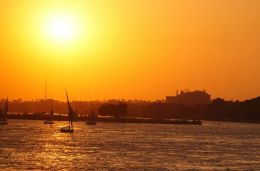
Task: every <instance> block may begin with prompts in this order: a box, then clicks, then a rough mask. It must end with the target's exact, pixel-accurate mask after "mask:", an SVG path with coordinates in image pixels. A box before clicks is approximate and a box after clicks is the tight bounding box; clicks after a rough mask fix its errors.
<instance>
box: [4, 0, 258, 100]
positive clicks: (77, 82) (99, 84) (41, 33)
mask: <svg viewBox="0 0 260 171" xmlns="http://www.w3.org/2000/svg"><path fill="white" fill-rule="evenodd" d="M0 59H1V61H0V64H1V65H0V71H1V72H0V79H1V82H0V98H5V97H7V96H8V97H9V98H10V99H16V98H24V99H35V98H43V97H44V86H45V78H46V79H47V85H48V97H52V98H55V99H59V100H65V89H67V90H68V91H69V95H70V97H71V99H74V100H89V99H90V98H91V99H92V100H95V99H111V98H119V99H123V98H124V99H145V100H155V99H163V98H164V97H165V96H166V95H175V92H176V90H177V89H178V90H181V89H190V90H196V89H205V90H207V91H208V92H209V93H210V94H211V95H212V96H213V98H214V97H223V98H225V99H240V100H244V99H247V98H252V97H256V96H259V95H260V76H259V75H260V1H259V0H99V1H93V0H55V1H54V0H1V1H0ZM89 94H90V96H89Z"/></svg>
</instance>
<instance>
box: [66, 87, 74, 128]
mask: <svg viewBox="0 0 260 171" xmlns="http://www.w3.org/2000/svg"><path fill="white" fill-rule="evenodd" d="M66 96H67V103H68V108H69V126H70V127H71V128H72V129H73V119H74V111H73V109H72V107H71V105H70V101H69V97H68V93H67V91H66Z"/></svg>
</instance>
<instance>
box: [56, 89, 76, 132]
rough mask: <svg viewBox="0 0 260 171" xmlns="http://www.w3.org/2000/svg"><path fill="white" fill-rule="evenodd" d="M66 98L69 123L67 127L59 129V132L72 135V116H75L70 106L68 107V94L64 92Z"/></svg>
mask: <svg viewBox="0 0 260 171" xmlns="http://www.w3.org/2000/svg"><path fill="white" fill-rule="evenodd" d="M66 96H67V104H68V110H69V112H68V121H69V125H68V126H66V127H62V128H61V129H60V132H64V133H65V132H67V133H72V132H73V120H74V115H75V112H74V111H73V109H72V107H71V105H70V102H69V97H68V93H67V91H66Z"/></svg>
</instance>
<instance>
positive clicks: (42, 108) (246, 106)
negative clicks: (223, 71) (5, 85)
mask: <svg viewBox="0 0 260 171" xmlns="http://www.w3.org/2000/svg"><path fill="white" fill-rule="evenodd" d="M4 102H5V99H3V100H0V104H1V105H3V104H4ZM71 105H72V106H73V108H74V110H75V111H76V112H77V115H78V116H79V117H85V116H87V115H89V114H90V113H91V111H93V110H94V111H96V113H98V115H101V116H112V117H115V118H120V117H144V118H159V119H160V118H161V119H201V120H214V121H236V122H258V123H260V97H256V98H253V99H249V100H245V101H226V100H224V99H222V98H216V99H213V100H211V102H210V103H209V104H206V105H197V106H188V105H185V104H180V103H166V102H165V101H163V100H161V101H141V100H107V101H72V102H71ZM51 106H53V110H54V112H55V113H56V114H57V113H59V114H65V113H67V104H66V102H60V101H57V100H51V99H48V100H41V99H40V100H33V101H23V100H22V99H18V100H13V101H10V102H9V114H14V113H21V114H23V115H27V114H34V115H40V114H43V113H47V112H49V111H50V109H51ZM25 118H26V117H25Z"/></svg>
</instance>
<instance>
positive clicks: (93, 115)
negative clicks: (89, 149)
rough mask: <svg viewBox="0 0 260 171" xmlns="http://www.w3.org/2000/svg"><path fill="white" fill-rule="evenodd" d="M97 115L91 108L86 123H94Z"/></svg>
mask: <svg viewBox="0 0 260 171" xmlns="http://www.w3.org/2000/svg"><path fill="white" fill-rule="evenodd" d="M96 120H97V115H96V114H95V111H94V110H92V112H91V114H90V115H88V117H87V121H86V124H87V125H96V124H97V121H96Z"/></svg>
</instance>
